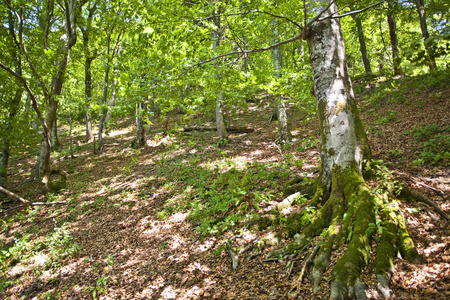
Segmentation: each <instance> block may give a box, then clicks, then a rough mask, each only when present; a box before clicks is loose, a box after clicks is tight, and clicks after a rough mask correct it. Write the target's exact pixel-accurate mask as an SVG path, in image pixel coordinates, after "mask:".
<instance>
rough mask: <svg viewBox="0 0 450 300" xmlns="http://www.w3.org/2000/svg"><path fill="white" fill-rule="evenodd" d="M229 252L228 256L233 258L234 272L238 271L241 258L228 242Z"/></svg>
mask: <svg viewBox="0 0 450 300" xmlns="http://www.w3.org/2000/svg"><path fill="white" fill-rule="evenodd" d="M227 250H228V255H229V256H230V258H231V267H232V268H233V270H236V269H237V267H238V265H239V257H238V255H237V254H236V252H235V251H234V250H233V247H231V244H230V243H228V242H227Z"/></svg>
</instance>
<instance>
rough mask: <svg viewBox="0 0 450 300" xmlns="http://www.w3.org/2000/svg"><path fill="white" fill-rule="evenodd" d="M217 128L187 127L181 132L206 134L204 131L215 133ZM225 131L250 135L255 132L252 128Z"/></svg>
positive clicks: (231, 128)
mask: <svg viewBox="0 0 450 300" xmlns="http://www.w3.org/2000/svg"><path fill="white" fill-rule="evenodd" d="M216 130H217V128H215V127H187V128H184V129H183V132H192V131H198V132H206V131H216ZM227 131H228V132H229V133H251V132H253V131H255V130H254V129H253V128H237V127H236V128H234V127H229V128H227Z"/></svg>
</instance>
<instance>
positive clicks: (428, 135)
mask: <svg viewBox="0 0 450 300" xmlns="http://www.w3.org/2000/svg"><path fill="white" fill-rule="evenodd" d="M404 133H405V134H407V135H411V136H412V137H413V139H414V141H415V144H416V147H415V148H416V151H415V154H416V155H417V157H418V158H417V159H416V160H415V161H414V162H413V167H418V166H420V165H422V164H424V163H431V164H432V165H435V164H436V163H438V162H440V161H442V162H443V163H444V164H447V165H448V164H449V161H450V125H446V126H439V125H437V124H431V125H422V124H419V125H417V126H415V127H414V129H411V130H407V131H405V132H404Z"/></svg>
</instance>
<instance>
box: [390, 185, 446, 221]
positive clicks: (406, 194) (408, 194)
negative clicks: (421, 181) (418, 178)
mask: <svg viewBox="0 0 450 300" xmlns="http://www.w3.org/2000/svg"><path fill="white" fill-rule="evenodd" d="M399 197H400V198H403V199H405V200H408V201H417V202H423V203H425V204H428V205H430V206H431V207H433V208H434V209H435V210H436V212H437V213H439V214H440V215H441V216H442V217H443V218H444V219H445V220H447V221H450V215H448V214H447V213H446V212H445V211H443V210H442V209H441V208H440V207H439V205H438V204H437V203H436V202H434V201H433V200H431V199H430V198H428V197H427V196H425V195H423V194H421V193H419V192H417V191H414V190H412V189H410V188H408V187H403V189H402V191H401V192H400V195H399Z"/></svg>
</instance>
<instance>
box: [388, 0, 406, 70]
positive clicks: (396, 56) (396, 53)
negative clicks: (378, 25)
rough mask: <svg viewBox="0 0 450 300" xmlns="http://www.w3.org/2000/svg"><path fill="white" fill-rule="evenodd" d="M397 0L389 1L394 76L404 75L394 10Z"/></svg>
mask: <svg viewBox="0 0 450 300" xmlns="http://www.w3.org/2000/svg"><path fill="white" fill-rule="evenodd" d="M394 1H395V0H388V5H389V10H388V14H387V21H388V24H389V37H390V39H391V48H392V62H393V64H394V75H403V70H402V68H401V57H400V50H399V47H398V37H397V23H396V21H395V16H394V11H393V10H394V8H395V6H396V3H394Z"/></svg>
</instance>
